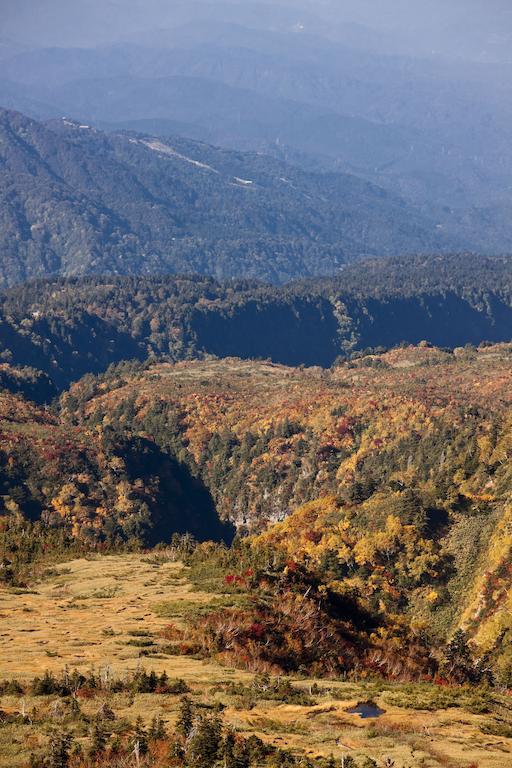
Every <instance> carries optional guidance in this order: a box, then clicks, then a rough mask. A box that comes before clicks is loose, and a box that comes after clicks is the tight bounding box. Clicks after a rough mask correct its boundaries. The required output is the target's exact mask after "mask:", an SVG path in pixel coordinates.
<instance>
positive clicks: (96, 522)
mask: <svg viewBox="0 0 512 768" xmlns="http://www.w3.org/2000/svg"><path fill="white" fill-rule="evenodd" d="M1 373H2V382H1V383H2V385H4V381H3V379H4V378H5V371H4V370H2V372H1ZM0 436H1V450H0V492H1V502H0V533H1V532H2V531H3V530H4V528H5V522H7V521H8V520H9V519H12V520H14V521H16V520H19V519H20V518H21V519H23V518H24V519H26V520H29V521H31V522H36V521H40V522H42V523H43V524H44V525H43V529H44V526H49V529H50V530H55V531H59V529H60V530H62V522H65V524H66V531H67V532H68V533H69V534H70V535H72V536H74V537H76V536H79V537H80V540H81V542H82V543H83V544H84V545H85V546H86V547H87V546H88V545H90V544H92V545H93V546H94V542H96V543H99V541H100V539H101V540H103V541H106V542H107V543H108V544H109V545H112V544H116V543H117V544H119V543H121V542H123V541H124V542H127V541H132V542H134V541H139V542H140V541H145V542H146V543H151V542H157V541H162V540H166V539H169V537H170V536H171V535H172V534H173V533H176V532H182V533H183V532H185V531H190V532H193V533H194V534H195V535H197V536H198V537H200V538H208V539H211V538H214V539H216V538H220V537H224V538H226V540H229V538H230V527H229V526H225V525H222V524H221V523H219V520H218V518H217V515H216V512H215V509H214V505H213V502H212V499H211V497H210V494H209V493H208V491H207V490H206V489H205V488H204V486H203V485H202V484H201V482H200V481H198V480H197V479H196V478H193V477H191V475H190V472H189V471H188V470H187V469H186V468H185V467H183V466H180V464H179V463H178V462H177V461H176V460H175V459H174V458H173V457H171V456H169V455H168V454H163V453H162V452H161V451H160V450H159V449H158V448H157V447H156V446H155V445H154V444H153V443H149V442H148V441H147V440H144V439H141V438H134V437H130V436H127V435H111V434H109V432H108V431H107V432H102V431H101V430H100V431H95V432H90V431H88V430H83V429H80V428H74V429H69V426H67V425H65V424H62V423H60V422H59V419H58V418H57V417H56V416H55V415H54V414H51V413H50V412H48V411H47V410H44V409H40V408H37V407H36V406H34V405H33V404H31V403H29V402H27V401H26V400H24V399H23V398H21V397H20V396H17V395H12V394H10V393H9V392H8V391H7V390H4V389H2V390H1V391H0ZM43 529H40V530H39V534H40V536H39V538H38V537H37V536H36V546H37V548H38V549H40V548H41V547H43V546H44V536H43V532H44V531H43ZM98 536H99V538H98ZM60 543H61V542H60ZM22 550H23V547H20V552H19V555H20V557H22V556H23V554H26V555H28V558H29V559H28V563H30V555H31V552H30V548H29V550H28V552H23V551H22ZM16 552H17V548H14V549H12V550H7V551H6V553H5V554H6V555H7V557H8V559H12V560H14V561H15V560H16V559H17V554H16Z"/></svg>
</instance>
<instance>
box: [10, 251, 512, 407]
mask: <svg viewBox="0 0 512 768" xmlns="http://www.w3.org/2000/svg"><path fill="white" fill-rule="evenodd" d="M423 340H425V341H427V342H431V343H433V344H436V345H438V346H442V347H450V348H454V347H458V346H464V345H466V344H471V343H472V344H480V343H481V342H484V341H489V342H499V341H501V342H504V341H512V258H501V259H498V258H495V259H490V258H483V257H480V256H471V255H469V254H466V255H460V256H453V257H444V258H443V257H436V258H429V259H425V258H423V257H417V258H415V259H412V258H408V259H401V260H400V259H395V260H383V259H376V260H374V261H373V262H364V263H362V264H356V265H353V266H348V267H346V268H345V269H344V270H343V272H342V274H341V276H340V277H338V278H334V279H325V280H320V281H303V282H298V283H295V284H291V285H286V286H283V287H271V286H264V285H261V284H258V283H256V282H253V281H241V280H240V281H229V282H224V283H220V282H217V281H215V280H213V279H211V278H207V277H179V276H178V277H172V276H162V277H156V276H150V277H143V276H136V277H88V278H72V279H59V280H53V281H38V282H35V283H31V284H24V285H21V286H17V287H15V288H12V289H10V290H9V291H6V292H4V294H3V295H1V294H0V361H4V362H5V363H9V364H11V365H12V366H30V367H31V368H32V369H36V370H39V371H43V372H44V376H43V377H39V378H38V377H37V376H35V374H32V375H31V377H30V378H31V382H30V381H29V382H27V375H26V372H25V374H23V375H22V376H21V380H20V379H19V377H18V379H17V378H16V375H9V376H8V372H7V371H6V372H5V373H4V379H5V380H6V381H7V380H9V383H10V386H9V387H8V388H10V389H11V390H13V391H22V392H24V393H27V392H28V389H27V387H28V384H30V387H31V390H30V394H29V395H28V396H31V397H33V399H34V400H37V401H38V402H45V401H48V399H51V397H52V396H53V395H54V394H55V392H56V390H59V391H62V390H63V389H65V388H66V387H68V386H69V385H70V384H71V383H72V382H73V381H76V380H77V379H79V378H80V377H82V376H83V375H84V374H87V373H94V374H98V373H102V372H104V371H105V370H106V369H107V368H108V367H109V366H110V365H112V364H116V363H119V362H121V361H123V360H138V361H140V362H144V361H145V360H147V359H158V358H160V359H162V358H163V359H168V360H172V361H178V360H190V359H198V358H199V359H205V358H207V357H208V356H211V355H215V356H217V357H219V358H225V357H229V356H233V357H239V358H243V359H255V358H263V359H271V360H273V361H274V362H276V363H284V364H287V365H295V366H298V365H306V366H323V367H326V368H328V367H330V366H331V365H332V364H333V363H334V362H335V361H336V359H337V358H338V357H339V356H341V357H344V358H350V356H351V355H352V354H353V353H355V354H356V355H357V354H358V353H359V352H360V351H361V350H365V349H367V348H369V347H371V348H376V347H393V346H396V345H398V344H400V343H401V342H407V343H412V344H418V343H419V342H421V341H423ZM0 383H1V382H0ZM48 385H50V386H51V387H53V390H49V388H48ZM4 386H7V384H4Z"/></svg>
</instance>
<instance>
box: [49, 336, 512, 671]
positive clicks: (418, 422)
mask: <svg viewBox="0 0 512 768" xmlns="http://www.w3.org/2000/svg"><path fill="white" fill-rule="evenodd" d="M511 407H512V356H511V348H510V346H509V345H508V346H501V347H500V346H497V347H488V348H483V349H481V350H478V351H476V352H475V351H471V350H466V351H462V350H461V351H459V352H458V353H457V354H456V355H453V354H448V353H446V352H441V351H439V350H436V349H434V348H429V347H427V346H423V347H420V348H412V347H411V348H404V349H401V350H395V351H392V352H389V353H386V354H384V355H379V356H370V357H366V358H362V359H361V360H360V361H359V362H351V363H345V364H343V365H340V366H338V367H337V368H336V369H334V370H333V371H332V372H330V373H327V372H325V371H320V370H318V369H311V370H303V371H301V370H297V369H290V368H283V367H280V366H273V365H271V364H268V363H243V362H241V361H237V360H226V361H218V362H209V363H181V364H178V365H176V366H171V365H154V366H152V367H150V368H148V369H147V370H145V371H139V372H136V373H130V372H129V371H128V370H123V369H119V370H118V371H117V372H115V371H113V372H112V373H111V374H110V375H109V376H107V377H103V378H101V379H100V380H97V381H92V380H90V379H87V380H84V382H83V383H79V384H77V385H75V386H74V387H72V389H71V391H70V393H69V394H66V395H64V396H63V399H62V408H63V417H64V418H69V419H72V420H75V421H78V422H80V423H83V424H85V425H87V426H88V428H89V429H91V428H93V427H96V428H97V427H99V426H101V427H102V428H103V429H107V428H112V429H114V430H115V431H116V432H118V431H121V432H123V431H128V432H133V433H135V434H139V435H144V436H145V438H146V439H148V440H150V441H154V442H155V443H156V444H157V445H158V446H159V447H160V448H161V449H162V450H163V451H168V452H170V453H171V454H173V455H176V456H178V457H179V458H180V460H181V461H183V462H184V463H186V464H187V465H188V466H189V467H190V471H191V472H192V473H193V474H196V475H197V476H198V477H200V478H201V479H202V481H203V482H204V483H205V485H206V486H207V487H209V488H210V490H211V493H212V495H213V497H214V499H215V503H216V508H217V510H218V511H219V514H220V515H221V517H223V518H228V519H230V520H232V521H234V522H236V524H237V526H238V527H239V528H240V529H241V530H246V529H249V530H250V531H253V532H254V531H258V530H262V529H265V528H266V527H267V526H268V525H269V523H275V522H276V521H277V522H278V524H277V526H273V527H272V526H271V527H270V528H268V530H267V531H266V532H265V533H263V534H262V536H261V537H260V539H258V542H259V544H258V546H260V547H261V546H262V545H265V546H266V545H270V546H272V547H277V549H281V550H282V551H283V552H284V555H285V557H287V558H289V559H291V560H293V561H294V562H295V563H297V564H300V565H302V566H304V567H307V568H308V569H310V570H312V571H314V572H316V573H317V574H318V575H319V579H320V581H321V582H322V583H324V584H329V585H331V587H334V588H335V589H337V590H338V591H339V592H340V593H341V594H343V595H345V596H347V595H348V594H352V593H354V594H355V593H357V594H358V595H360V596H361V599H362V600H363V603H364V605H365V606H366V609H367V610H368V611H370V612H371V613H373V614H375V613H376V612H377V613H378V612H379V611H380V612H384V613H390V614H397V615H398V614H399V613H405V614H407V615H409V616H411V617H413V618H414V621H415V622H417V623H418V622H419V624H418V626H419V625H420V624H421V622H422V621H424V622H427V624H428V626H429V628H430V630H432V631H434V632H436V633H438V635H439V636H440V637H447V636H449V635H450V634H451V633H453V632H454V631H455V629H456V628H457V627H459V626H463V627H464V628H465V629H466V630H467V631H468V632H469V633H470V635H472V636H474V638H475V641H476V642H477V644H478V646H479V647H482V648H484V649H485V650H489V651H491V652H492V653H493V654H494V655H495V659H496V663H497V664H498V666H500V665H501V667H500V668H501V669H502V672H503V674H504V676H505V677H506V675H510V673H511V672H512V667H510V663H509V661H510V648H511V644H512V633H511V628H510V592H511V580H510V568H509V563H510V547H511V544H510V535H509V528H510V521H509V517H510V514H509V512H510V510H509V507H510V499H511V492H512V486H511V484H510V450H509V449H510V437H509V433H510V418H511ZM283 519H284V520H285V522H282V523H281V522H279V521H281V520H283Z"/></svg>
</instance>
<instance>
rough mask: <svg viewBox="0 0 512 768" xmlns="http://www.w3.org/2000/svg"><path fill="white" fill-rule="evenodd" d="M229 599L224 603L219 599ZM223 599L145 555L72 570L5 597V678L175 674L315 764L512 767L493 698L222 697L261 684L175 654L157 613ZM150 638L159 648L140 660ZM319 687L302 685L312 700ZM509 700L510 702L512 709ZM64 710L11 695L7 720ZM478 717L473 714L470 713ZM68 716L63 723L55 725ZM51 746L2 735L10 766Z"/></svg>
mask: <svg viewBox="0 0 512 768" xmlns="http://www.w3.org/2000/svg"><path fill="white" fill-rule="evenodd" d="M217 597H218V596H217ZM214 599H216V596H215V595H211V594H205V593H201V592H197V591H194V589H193V587H192V585H191V584H190V583H189V582H188V580H187V576H186V569H185V568H183V567H182V566H181V565H180V564H179V563H168V562H159V561H158V560H157V558H155V557H151V556H143V555H119V556H99V557H97V558H91V559H81V560H76V561H73V562H68V563H65V564H62V565H59V566H56V567H55V568H54V569H52V570H51V571H49V572H48V573H47V574H46V575H45V577H44V578H43V579H42V580H41V581H40V583H38V584H36V585H35V586H33V588H32V589H30V590H12V589H0V679H11V678H18V679H19V680H27V679H29V678H32V677H34V676H35V675H41V674H42V673H44V671H45V670H52V671H54V672H56V673H58V672H61V671H62V670H63V668H64V667H65V666H66V665H67V666H68V667H69V668H71V669H73V668H75V667H76V668H78V669H80V670H81V671H87V670H89V669H90V668H91V667H94V668H95V669H96V670H98V671H99V670H100V669H101V668H102V667H105V666H109V667H111V669H112V671H113V672H114V673H115V674H117V675H119V676H121V675H124V674H125V673H127V672H129V671H133V670H135V669H136V668H137V666H139V665H143V666H144V668H145V669H146V670H147V671H150V670H151V669H154V670H155V671H156V672H158V673H161V672H163V671H164V670H166V672H167V673H168V675H169V677H171V678H183V679H185V680H186V681H187V683H188V684H189V685H190V687H191V688H192V696H193V697H194V698H195V699H197V700H198V701H201V699H202V698H203V697H206V696H207V697H208V699H209V700H210V701H211V700H218V701H219V702H222V703H224V704H225V706H226V709H225V711H224V717H225V719H226V721H227V722H230V723H231V724H233V725H234V726H235V728H237V729H238V730H239V731H241V732H243V733H246V734H249V733H256V734H257V735H259V736H260V737H261V738H264V739H267V740H269V741H272V742H273V743H275V744H276V745H278V746H281V747H289V748H293V749H297V750H299V751H303V752H305V753H307V754H309V755H311V756H313V755H325V756H329V755H330V754H333V755H334V756H336V757H341V756H342V755H353V756H354V757H361V756H364V755H368V756H370V757H373V758H374V759H376V760H377V762H378V764H379V766H380V765H384V761H385V760H386V758H390V759H391V760H394V762H395V766H396V768H420V767H421V768H436V767H438V766H445V767H447V768H468V767H469V766H471V765H473V766H478V768H506V767H507V766H512V738H505V737H503V736H493V735H488V734H486V733H484V732H483V730H482V728H484V729H486V730H489V728H488V727H486V726H489V724H493V723H494V724H496V723H501V724H502V725H503V724H505V725H508V726H512V699H510V700H509V699H507V697H506V696H499V695H497V694H494V693H491V694H490V698H491V700H492V707H491V711H490V712H489V713H486V714H475V709H474V708H473V707H471V706H469V707H467V706H465V704H464V702H465V701H469V700H470V698H471V696H470V694H467V693H466V694H465V697H466V698H464V697H463V696H461V705H460V706H451V707H449V708H439V709H435V710H429V709H420V708H419V707H421V705H422V700H424V701H429V697H430V696H432V695H436V692H435V691H434V693H432V686H427V685H418V686H410V685H409V686H405V685H403V686H402V685H398V684H397V685H395V686H392V685H381V686H379V685H378V684H376V683H353V682H347V683H341V682H333V681H317V682H318V684H319V685H321V686H323V688H324V689H329V690H324V693H321V694H319V695H318V696H316V695H315V697H314V698H315V700H317V702H318V703H317V704H316V705H315V706H296V705H293V706H292V705H288V704H283V703H280V702H276V701H266V700H257V701H256V702H255V703H254V702H252V703H251V704H250V705H249V704H248V703H247V702H246V701H245V700H244V698H243V697H241V696H237V695H233V694H231V693H228V692H226V691H224V690H223V686H224V685H225V683H226V682H228V681H239V682H245V683H247V685H250V683H251V681H252V679H253V676H252V675H250V674H248V673H244V672H240V671H238V670H234V669H227V668H224V667H221V666H219V665H218V664H216V663H213V662H205V661H203V660H199V659H195V658H191V657H184V656H165V655H164V654H162V652H161V645H162V642H163V641H162V640H161V639H160V638H159V636H158V633H159V632H160V631H161V630H162V629H163V628H164V627H165V625H166V624H167V623H169V621H170V619H169V618H162V617H161V615H160V614H161V611H160V612H159V611H158V605H159V603H160V604H161V603H163V602H165V603H168V604H171V605H172V608H173V613H174V615H173V618H172V621H174V622H175V623H179V621H180V618H179V617H180V615H181V616H183V615H184V614H185V612H186V611H187V610H190V609H191V608H193V606H194V605H204V604H205V603H206V602H207V601H211V600H214ZM140 638H143V639H144V638H145V639H146V641H147V643H151V641H153V642H154V643H155V645H154V646H151V645H149V647H146V648H145V652H146V653H150V654H152V655H151V656H141V655H140V653H141V647H138V646H137V645H135V644H133V641H135V643H136V642H137V641H138V639H140ZM314 682H315V681H312V680H296V681H295V684H296V685H299V686H302V687H304V688H305V689H306V690H309V688H310V686H311V685H312V684H313V683H314ZM369 698H372V699H373V700H375V701H376V702H377V703H378V704H379V706H380V707H381V708H382V709H383V710H385V714H384V715H382V717H380V718H378V719H367V720H361V719H360V718H359V717H358V716H357V715H351V714H348V713H347V712H346V710H347V708H349V707H350V706H352V705H354V704H355V703H357V702H358V701H365V700H367V699H369ZM509 701H510V703H509ZM178 702H179V697H178V696H174V695H156V694H152V695H151V694H148V695H142V694H141V695H135V696H134V695H132V694H129V693H122V694H111V695H110V697H109V704H110V706H111V707H112V708H113V709H114V711H115V713H116V715H117V716H118V717H126V718H128V719H129V720H130V721H134V720H135V718H136V717H137V715H139V714H140V715H141V716H142V717H143V718H144V720H145V721H149V720H150V719H151V718H152V717H153V716H154V715H155V714H160V715H161V716H162V717H163V719H164V720H165V721H167V722H168V723H169V724H172V722H173V720H174V718H175V715H176V711H177V706H178ZM100 704H101V700H100V701H98V699H97V698H96V699H93V700H89V701H84V702H83V703H81V706H82V709H83V711H84V712H85V713H86V714H93V713H94V712H96V711H97V710H98V708H99V706H100ZM34 705H35V706H37V707H38V708H39V709H40V708H41V707H42V708H43V709H45V710H47V711H48V712H51V711H53V710H52V706H53V701H52V697H47V698H45V697H37V698H36V697H33V698H32V697H28V698H26V700H24V701H21V700H20V697H15V696H4V697H3V698H0V711H2V710H3V711H4V712H8V713H13V712H21V711H25V712H30V711H31V709H32V707H33V706H34ZM471 709H473V711H470V710H471ZM55 717H56V718H58V713H57V714H56V715H55ZM45 738H46V736H45V734H44V733H42V732H40V731H39V730H38V729H37V727H36V726H35V725H34V726H31V725H30V724H25V725H21V724H20V725H16V724H10V725H3V726H0V766H1V767H2V768H17V767H18V766H24V765H26V764H27V760H28V755H29V753H30V751H31V750H32V749H35V748H37V746H38V745H40V744H41V743H44V740H45Z"/></svg>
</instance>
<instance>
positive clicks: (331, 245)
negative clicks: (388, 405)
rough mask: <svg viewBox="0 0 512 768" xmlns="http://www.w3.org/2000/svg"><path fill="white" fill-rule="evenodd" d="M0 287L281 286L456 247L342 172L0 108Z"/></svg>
mask: <svg viewBox="0 0 512 768" xmlns="http://www.w3.org/2000/svg"><path fill="white" fill-rule="evenodd" d="M0 142H1V143H0V189H1V192H0V195H1V197H0V247H1V250H2V254H3V259H2V264H1V266H0V285H4V286H8V285H12V284H15V283H18V282H20V281H23V280H27V279H30V278H35V277H47V276H51V275H55V276H56V275H86V274H150V273H153V274H155V273H156V274H162V273H177V272H178V273H198V274H207V275H213V276H215V277H217V278H220V279H225V278H233V277H252V278H259V279H264V280H267V281H270V282H274V283H282V282H285V281H287V280H290V279H293V278H297V277H307V276H319V275H329V274H334V273H336V272H337V271H338V269H339V267H340V265H341V264H343V263H344V262H346V261H350V260H352V259H355V258H359V257H362V256H365V255H366V256H368V255H379V256H380V255H386V254H388V255H391V254H394V253H406V252H418V251H419V252H434V251H447V250H450V249H453V248H454V246H455V245H456V242H455V241H454V240H453V239H450V238H449V237H447V236H446V235H444V234H443V232H442V231H441V229H440V228H439V227H438V226H437V225H436V223H435V221H432V220H430V219H428V218H427V217H425V216H424V215H422V214H421V213H419V212H417V211H416V210H415V209H413V208H411V207H410V206H407V205H406V204H405V203H404V202H403V201H402V200H401V199H400V198H398V197H396V196H395V195H393V194H391V193H387V192H384V191H383V190H382V189H380V188H379V187H377V186H375V185H372V184H371V183H368V182H365V181H363V180H361V179H358V178H356V177H354V176H350V175H347V174H338V173H309V172H306V171H303V170H300V169H298V168H295V167H293V166H290V165H288V164H286V163H284V162H281V161H279V160H276V159H273V158H270V157H267V156H265V155H259V154H254V153H253V154H244V153H240V152H233V151H228V150H220V149H216V148H214V147H212V146H209V145H206V144H199V143H197V142H194V141H190V140H184V139H179V138H173V139H172V140H163V139H155V138H152V137H148V136H141V135H136V134H127V133H115V134H106V133H102V132H100V131H98V130H96V129H94V128H92V127H90V126H88V125H85V124H80V123H77V122H75V121H73V120H71V119H62V120H58V121H57V120H56V121H50V122H48V123H44V124H43V123H40V122H37V121H34V120H31V119H29V118H26V117H24V116H23V115H21V114H19V113H16V112H10V111H6V110H3V111H0Z"/></svg>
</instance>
